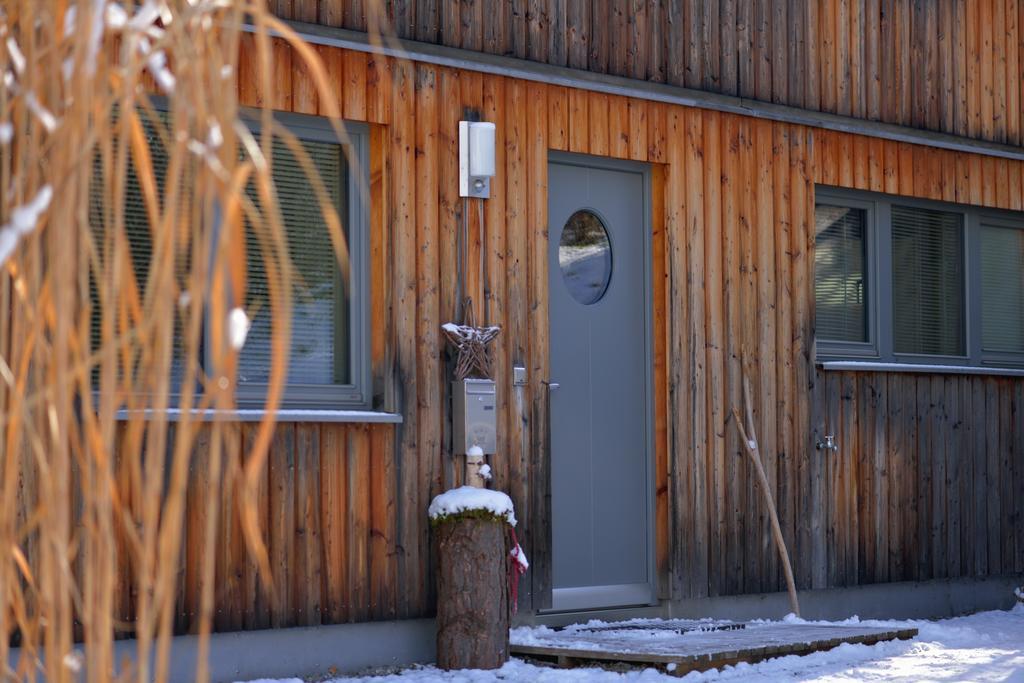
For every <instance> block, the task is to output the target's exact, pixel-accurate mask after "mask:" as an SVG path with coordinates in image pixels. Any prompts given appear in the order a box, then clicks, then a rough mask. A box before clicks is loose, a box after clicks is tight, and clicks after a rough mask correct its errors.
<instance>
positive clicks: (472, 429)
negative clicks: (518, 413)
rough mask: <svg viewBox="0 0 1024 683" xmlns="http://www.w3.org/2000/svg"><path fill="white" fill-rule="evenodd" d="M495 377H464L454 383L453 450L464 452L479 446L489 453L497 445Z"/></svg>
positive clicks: (493, 450)
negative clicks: (491, 378)
mask: <svg viewBox="0 0 1024 683" xmlns="http://www.w3.org/2000/svg"><path fill="white" fill-rule="evenodd" d="M496 412H497V408H496V407H495V396H494V380H490V379H464V380H462V381H461V382H453V383H452V423H453V424H452V436H453V439H452V450H453V451H454V452H455V453H465V452H466V451H468V450H469V449H470V448H471V447H473V446H479V447H480V448H481V449H483V452H484V453H485V454H487V455H491V454H493V453H494V452H495V450H496V447H497V421H496Z"/></svg>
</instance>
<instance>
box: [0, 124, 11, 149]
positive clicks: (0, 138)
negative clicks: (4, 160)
mask: <svg viewBox="0 0 1024 683" xmlns="http://www.w3.org/2000/svg"><path fill="white" fill-rule="evenodd" d="M13 137H14V126H12V125H11V124H9V123H6V122H5V123H0V145H6V144H7V143H8V142H10V141H11V138H13Z"/></svg>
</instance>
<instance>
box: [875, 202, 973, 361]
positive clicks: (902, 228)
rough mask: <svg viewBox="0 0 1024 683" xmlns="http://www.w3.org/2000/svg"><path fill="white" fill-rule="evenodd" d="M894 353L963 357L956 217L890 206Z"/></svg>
mask: <svg viewBox="0 0 1024 683" xmlns="http://www.w3.org/2000/svg"><path fill="white" fill-rule="evenodd" d="M892 269H893V275H892V279H893V291H892V302H893V324H894V338H893V350H894V351H895V352H896V353H907V354H921V355H940V356H963V355H966V354H965V343H964V242H963V217H962V216H961V214H957V213H949V212H945V211H932V210H929V209H916V208H908V207H902V206H894V207H892Z"/></svg>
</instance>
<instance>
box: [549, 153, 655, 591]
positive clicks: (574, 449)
mask: <svg viewBox="0 0 1024 683" xmlns="http://www.w3.org/2000/svg"><path fill="white" fill-rule="evenodd" d="M548 173H549V175H548V181H549V184H548V225H549V232H548V236H549V245H550V246H549V250H548V267H549V271H548V290H549V304H548V305H549V324H550V354H551V356H550V361H551V379H550V381H551V385H550V388H549V391H550V400H551V404H550V405H551V414H550V419H551V511H552V520H551V524H552V565H553V576H552V586H553V592H552V608H553V609H555V610H575V609H594V608H601V607H613V606H623V605H642V604H649V603H651V601H652V597H653V594H654V593H653V590H652V588H653V586H652V581H653V573H652V570H651V568H652V551H651V545H652V544H651V537H652V533H651V517H652V515H651V500H652V498H651V476H650V470H651V457H650V448H649V408H648V403H649V394H650V392H649V391H648V384H649V380H648V372H649V367H650V363H649V360H648V348H649V344H648V337H649V334H648V329H649V320H648V317H649V316H648V308H649V303H648V301H649V297H648V294H647V287H648V286H647V283H648V281H649V276H648V272H647V271H648V266H647V264H648V262H649V259H648V255H647V254H648V245H649V237H648V236H649V234H650V230H649V226H648V224H647V219H646V217H647V210H646V208H647V195H648V192H647V184H648V183H647V175H646V169H645V167H643V166H640V165H633V164H626V163H617V162H611V161H608V160H597V159H593V158H589V157H580V156H571V155H558V156H555V155H552V158H551V163H550V166H549V172H548ZM556 385H557V386H556Z"/></svg>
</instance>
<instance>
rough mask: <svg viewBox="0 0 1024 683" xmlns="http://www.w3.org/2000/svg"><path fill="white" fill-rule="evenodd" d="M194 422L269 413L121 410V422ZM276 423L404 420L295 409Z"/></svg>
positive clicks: (254, 410)
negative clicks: (185, 418) (185, 420)
mask: <svg viewBox="0 0 1024 683" xmlns="http://www.w3.org/2000/svg"><path fill="white" fill-rule="evenodd" d="M186 412H187V413H188V415H189V417H190V418H191V419H192V420H193V421H194V422H259V421H261V420H263V419H264V418H265V417H266V416H267V415H268V414H269V412H270V411H267V410H264V409H262V408H239V409H237V410H199V409H192V410H188V411H184V410H181V409H179V408H168V409H167V410H161V411H157V410H152V409H149V408H147V409H144V410H119V411H117V419H118V420H129V419H131V418H133V417H139V416H141V417H142V418H143V419H146V420H155V419H157V418H158V417H162V418H164V419H165V420H167V421H168V422H178V421H179V420H181V419H182V418H183V417H184V415H185V413H186ZM274 420H275V421H277V422H355V423H362V424H382V423H383V424H399V423H401V422H402V416H401V415H400V414H399V413H384V412H379V411H374V410H322V409H311V410H302V409H296V408H282V409H280V410H278V411H276V412H275V413H274Z"/></svg>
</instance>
